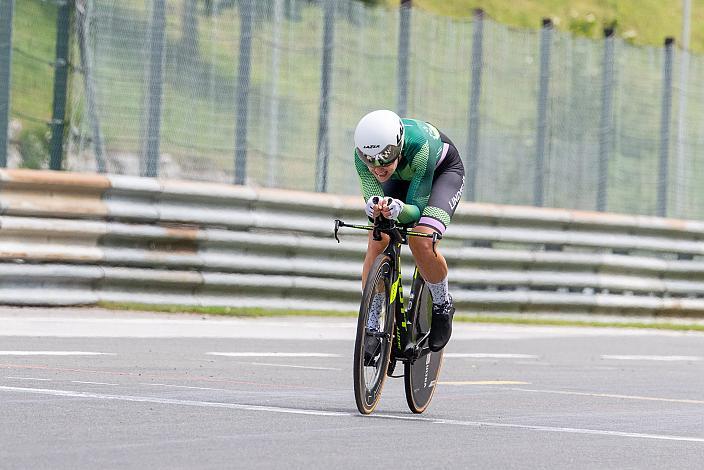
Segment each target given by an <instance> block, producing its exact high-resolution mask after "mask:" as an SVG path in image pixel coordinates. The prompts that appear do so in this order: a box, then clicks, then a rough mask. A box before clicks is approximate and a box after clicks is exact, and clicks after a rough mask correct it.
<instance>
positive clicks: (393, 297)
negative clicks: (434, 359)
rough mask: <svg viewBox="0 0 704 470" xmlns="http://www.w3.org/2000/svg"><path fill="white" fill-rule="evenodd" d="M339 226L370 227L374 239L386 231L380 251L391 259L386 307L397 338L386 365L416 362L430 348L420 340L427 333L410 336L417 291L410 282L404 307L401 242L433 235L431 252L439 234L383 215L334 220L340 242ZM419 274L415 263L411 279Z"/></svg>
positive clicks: (367, 228) (406, 242) (438, 238)
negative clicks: (367, 220)
mask: <svg viewBox="0 0 704 470" xmlns="http://www.w3.org/2000/svg"><path fill="white" fill-rule="evenodd" d="M341 227H349V228H355V229H361V230H370V231H372V237H373V238H374V240H376V241H379V240H381V239H382V237H381V234H382V233H385V234H387V235H389V237H390V240H389V244H388V245H387V246H386V248H385V249H384V251H383V254H384V255H386V256H388V257H389V258H390V259H391V274H390V282H391V286H390V291H389V309H390V311H392V312H394V317H395V319H396V324H395V328H396V330H395V331H396V338H395V344H393V349H392V354H391V363H390V364H389V367H392V365H393V364H394V363H395V362H396V361H397V360H399V361H401V362H408V361H410V362H411V364H412V363H413V362H415V360H416V359H418V358H420V357H422V356H424V355H426V354H427V353H428V351H429V348H427V347H423V346H422V345H423V343H424V342H425V340H426V339H427V337H428V334H427V333H426V335H425V336H423V337H422V338H420V339H419V340H418V342H417V343H414V342H413V341H412V340H411V338H412V331H413V324H412V323H411V322H410V321H409V314H410V313H411V312H412V309H413V307H414V306H415V305H414V303H415V302H414V300H415V297H416V295H417V293H416V292H414V289H413V284H411V295H410V302H409V303H408V306H407V307H406V306H405V305H404V304H405V302H404V298H403V285H402V283H401V245H406V244H408V237H409V236H412V237H422V238H432V240H433V252H435V245H436V243H437V242H438V240H440V239H441V238H442V236H441V235H440V234H438V233H435V232H434V233H432V234H429V233H424V232H416V231H413V230H411V229H409V228H408V227H405V226H401V227H397V226H396V224H395V222H394V221H393V220H389V219H385V218H383V217H379V218H377V220H376V221H375V223H374V225H372V226H369V225H354V224H346V223H344V222H343V221H341V220H339V219H336V220H335V239H336V240H337V242H338V243H339V242H340V239H339V238H338V235H337V232H338V230H339V229H340V228H341ZM417 275H418V267H417V266H416V268H415V272H414V273H413V279H414V280H415V278H416V276H417Z"/></svg>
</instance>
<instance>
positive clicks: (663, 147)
mask: <svg viewBox="0 0 704 470" xmlns="http://www.w3.org/2000/svg"><path fill="white" fill-rule="evenodd" d="M674 46H675V39H674V38H671V37H668V38H666V39H665V64H664V65H663V70H662V74H663V77H662V113H661V118H660V172H659V174H658V196H657V215H658V216H660V217H667V186H668V173H669V171H668V170H669V159H670V121H671V116H672V62H673V55H674Z"/></svg>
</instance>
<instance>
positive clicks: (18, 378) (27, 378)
mask: <svg viewBox="0 0 704 470" xmlns="http://www.w3.org/2000/svg"><path fill="white" fill-rule="evenodd" d="M5 378H6V379H12V380H39V381H41V382H51V379H38V378H36V377H11V376H9V375H8V376H7V377H5Z"/></svg>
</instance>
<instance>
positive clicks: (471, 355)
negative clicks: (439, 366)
mask: <svg viewBox="0 0 704 470" xmlns="http://www.w3.org/2000/svg"><path fill="white" fill-rule="evenodd" d="M444 357H451V358H455V357H460V358H465V357H469V358H475V359H484V358H490V359H537V358H538V356H535V355H533V354H494V353H445V354H444Z"/></svg>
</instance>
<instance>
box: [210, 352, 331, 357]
mask: <svg viewBox="0 0 704 470" xmlns="http://www.w3.org/2000/svg"><path fill="white" fill-rule="evenodd" d="M205 354H207V355H209V356H226V357H341V356H340V355H339V354H327V353H313V352H306V353H284V352H208V353H205Z"/></svg>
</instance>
